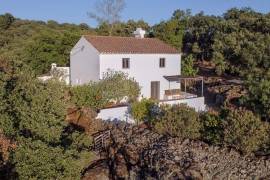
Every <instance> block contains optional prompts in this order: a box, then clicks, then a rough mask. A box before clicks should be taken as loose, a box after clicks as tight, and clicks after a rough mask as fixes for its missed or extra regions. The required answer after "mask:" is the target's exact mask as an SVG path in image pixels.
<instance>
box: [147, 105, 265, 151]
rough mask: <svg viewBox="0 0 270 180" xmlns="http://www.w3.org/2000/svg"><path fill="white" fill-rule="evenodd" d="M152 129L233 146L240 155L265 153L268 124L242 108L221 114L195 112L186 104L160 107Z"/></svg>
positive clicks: (228, 110)
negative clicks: (241, 153) (263, 151)
mask: <svg viewBox="0 0 270 180" xmlns="http://www.w3.org/2000/svg"><path fill="white" fill-rule="evenodd" d="M160 110H161V113H160V114H159V115H158V116H156V117H154V118H153V117H152V120H151V125H152V126H153V128H154V129H155V130H156V131H157V132H159V133H161V134H164V135H170V136H174V137H179V138H189V139H199V140H203V141H205V142H207V143H210V144H214V145H223V146H229V147H233V148H235V149H237V150H239V151H241V152H243V153H247V154H249V153H252V152H258V151H260V150H265V148H266V147H267V145H268V144H269V142H270V139H269V130H270V128H269V123H268V122H263V121H262V120H261V119H260V118H259V117H257V116H256V115H254V114H253V113H252V112H251V111H248V110H245V109H241V108H239V109H224V110H223V111H222V113H220V114H213V113H209V112H204V113H197V112H196V111H195V110H194V109H193V108H190V107H187V106H186V105H173V106H168V105H165V106H160Z"/></svg>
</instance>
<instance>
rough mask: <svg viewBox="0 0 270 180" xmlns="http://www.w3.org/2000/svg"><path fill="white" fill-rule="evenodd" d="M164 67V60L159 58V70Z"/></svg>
mask: <svg viewBox="0 0 270 180" xmlns="http://www.w3.org/2000/svg"><path fill="white" fill-rule="evenodd" d="M165 67H166V58H159V68H165Z"/></svg>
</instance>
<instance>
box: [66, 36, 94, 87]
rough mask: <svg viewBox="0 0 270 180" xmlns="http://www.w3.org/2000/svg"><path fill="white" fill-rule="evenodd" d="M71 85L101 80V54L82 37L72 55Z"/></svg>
mask: <svg viewBox="0 0 270 180" xmlns="http://www.w3.org/2000/svg"><path fill="white" fill-rule="evenodd" d="M70 78H71V85H80V84H85V83H88V82H90V81H98V80H99V52H98V51H97V50H96V49H95V48H94V47H93V46H92V45H91V44H90V43H89V42H88V41H87V40H86V39H85V38H84V37H82V38H81V39H80V40H79V41H78V43H77V44H76V45H75V46H74V47H73V49H72V50H71V53H70Z"/></svg>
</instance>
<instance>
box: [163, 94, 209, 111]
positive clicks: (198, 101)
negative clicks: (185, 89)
mask: <svg viewBox="0 0 270 180" xmlns="http://www.w3.org/2000/svg"><path fill="white" fill-rule="evenodd" d="M160 104H170V105H173V104H186V105H187V106H189V107H192V108H194V109H195V110H196V111H197V112H199V111H205V110H206V107H205V103H204V97H197V98H190V99H173V100H164V101H162V102H160Z"/></svg>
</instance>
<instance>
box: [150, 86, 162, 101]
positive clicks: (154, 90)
mask: <svg viewBox="0 0 270 180" xmlns="http://www.w3.org/2000/svg"><path fill="white" fill-rule="evenodd" d="M159 95H160V82H159V81H152V82H151V98H152V99H156V100H159Z"/></svg>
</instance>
